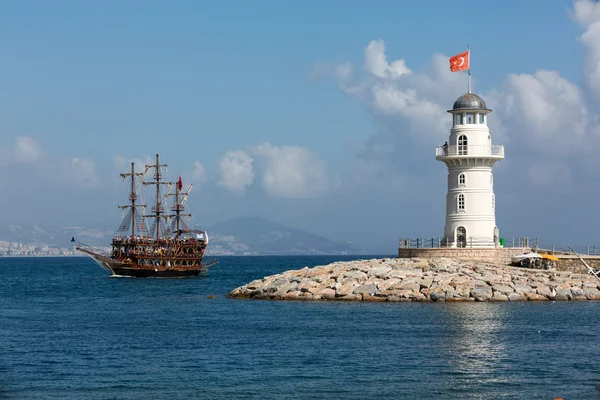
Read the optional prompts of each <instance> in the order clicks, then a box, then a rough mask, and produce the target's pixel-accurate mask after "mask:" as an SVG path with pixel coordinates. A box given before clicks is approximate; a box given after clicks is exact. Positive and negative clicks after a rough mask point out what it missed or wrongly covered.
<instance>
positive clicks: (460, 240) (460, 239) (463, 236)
mask: <svg viewBox="0 0 600 400" xmlns="http://www.w3.org/2000/svg"><path fill="white" fill-rule="evenodd" d="M456 247H467V230H466V229H465V227H464V226H459V227H458V228H456Z"/></svg>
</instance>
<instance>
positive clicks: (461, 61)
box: [450, 50, 470, 72]
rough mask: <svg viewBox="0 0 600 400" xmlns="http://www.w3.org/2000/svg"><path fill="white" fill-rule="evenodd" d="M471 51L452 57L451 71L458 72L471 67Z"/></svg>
mask: <svg viewBox="0 0 600 400" xmlns="http://www.w3.org/2000/svg"><path fill="white" fill-rule="evenodd" d="M469 51H470V50H467V51H465V52H464V53H460V54H457V55H455V56H452V57H450V71H452V72H458V71H465V70H468V69H469Z"/></svg>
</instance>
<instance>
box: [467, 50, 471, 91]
mask: <svg viewBox="0 0 600 400" xmlns="http://www.w3.org/2000/svg"><path fill="white" fill-rule="evenodd" d="M467 51H468V53H467V57H469V93H471V45H470V44H469V45H467Z"/></svg>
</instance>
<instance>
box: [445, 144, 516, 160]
mask: <svg viewBox="0 0 600 400" xmlns="http://www.w3.org/2000/svg"><path fill="white" fill-rule="evenodd" d="M435 156H436V157H450V156H451V157H455V156H465V157H468V156H502V157H504V146H502V145H466V146H463V145H454V144H453V145H451V146H438V147H436V149H435Z"/></svg>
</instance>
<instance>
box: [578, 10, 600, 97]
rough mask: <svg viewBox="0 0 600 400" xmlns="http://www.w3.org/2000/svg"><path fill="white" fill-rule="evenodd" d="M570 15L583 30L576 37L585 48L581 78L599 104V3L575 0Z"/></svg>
mask: <svg viewBox="0 0 600 400" xmlns="http://www.w3.org/2000/svg"><path fill="white" fill-rule="evenodd" d="M571 16H572V18H573V19H574V20H575V22H576V23H577V24H578V25H579V27H580V28H581V29H582V30H583V33H582V34H581V36H579V38H578V39H579V42H580V43H581V44H582V45H583V46H584V49H585V56H584V60H583V79H584V82H585V84H586V86H587V89H588V90H589V92H590V94H591V96H592V97H594V99H595V101H596V102H597V103H598V104H600V3H598V2H597V1H591V0H578V1H575V2H574V4H573V12H572V13H571Z"/></svg>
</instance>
